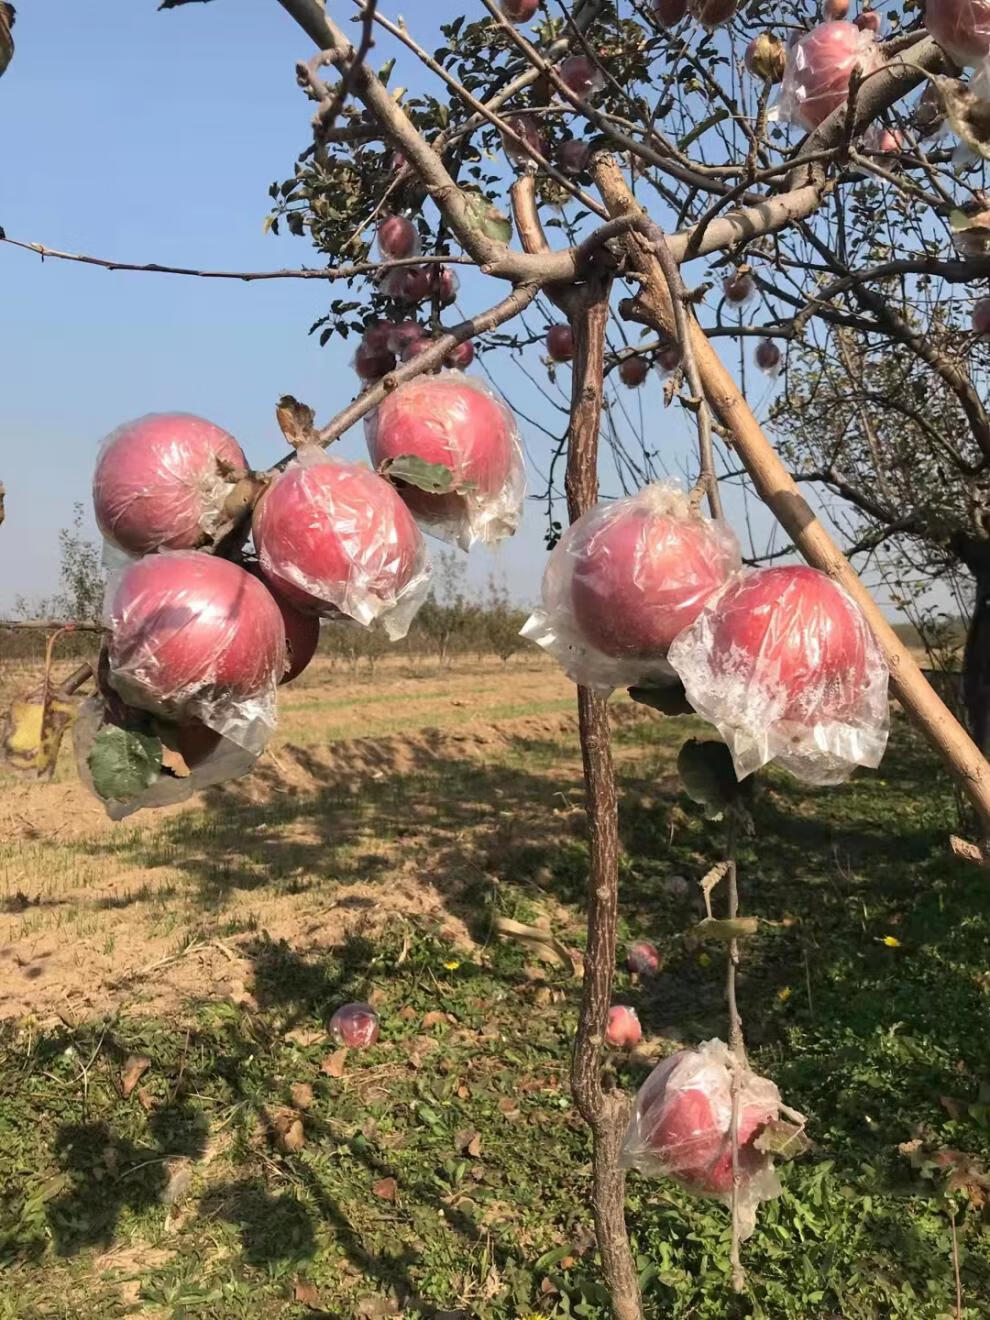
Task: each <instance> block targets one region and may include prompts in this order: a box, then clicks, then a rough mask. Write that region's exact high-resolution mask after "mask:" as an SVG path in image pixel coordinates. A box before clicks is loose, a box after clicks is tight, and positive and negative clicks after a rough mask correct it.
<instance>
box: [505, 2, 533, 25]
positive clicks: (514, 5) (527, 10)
mask: <svg viewBox="0 0 990 1320" xmlns="http://www.w3.org/2000/svg"><path fill="white" fill-rule="evenodd" d="M539 6H540V0H499V8H500V9H501V10H502V13H503V14H504V15H505V17H506V18H507V19H508V20H509V21H510V22H511V23H528V22H529V20H530V19H531V18H532V17H533V15H534V14H535V13H536V11H537V9H538V8H539Z"/></svg>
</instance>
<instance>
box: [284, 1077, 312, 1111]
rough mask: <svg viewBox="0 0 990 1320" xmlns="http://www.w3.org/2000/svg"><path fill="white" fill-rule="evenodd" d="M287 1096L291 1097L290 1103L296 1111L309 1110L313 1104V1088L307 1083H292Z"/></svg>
mask: <svg viewBox="0 0 990 1320" xmlns="http://www.w3.org/2000/svg"><path fill="white" fill-rule="evenodd" d="M289 1095H290V1096H291V1097H292V1103H293V1104H294V1105H295V1107H296V1108H297V1109H302V1110H306V1109H310V1108H312V1104H313V1099H314V1096H313V1088H312V1087H311V1086H310V1084H309V1082H293V1083H292V1085H291V1086H290V1087H289Z"/></svg>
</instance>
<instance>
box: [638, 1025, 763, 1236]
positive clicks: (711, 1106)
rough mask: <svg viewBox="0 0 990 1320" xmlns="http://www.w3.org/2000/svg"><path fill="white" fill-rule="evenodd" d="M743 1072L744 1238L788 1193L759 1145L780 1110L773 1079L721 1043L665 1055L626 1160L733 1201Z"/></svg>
mask: <svg viewBox="0 0 990 1320" xmlns="http://www.w3.org/2000/svg"><path fill="white" fill-rule="evenodd" d="M734 1075H736V1077H737V1088H738V1093H739V1100H738V1128H737V1138H738V1148H739V1154H738V1167H739V1175H740V1181H739V1189H738V1194H737V1207H738V1211H739V1222H740V1235H741V1237H743V1238H747V1237H749V1236H750V1235H751V1234H752V1232H753V1229H754V1228H755V1227H756V1212H757V1209H758V1208H759V1205H760V1203H761V1202H762V1201H769V1200H772V1199H773V1198H774V1197H775V1196H778V1195H779V1194H780V1183H779V1181H778V1179H777V1175H776V1173H774V1168H773V1160H772V1158H771V1157H770V1156H769V1155H764V1154H762V1153H761V1152H760V1151H758V1150H757V1149H756V1147H755V1145H754V1143H755V1142H756V1140H757V1138H758V1137H759V1136H760V1133H761V1132H762V1131H763V1129H764V1127H765V1126H766V1125H767V1123H769V1122H770V1121H771V1120H773V1119H776V1118H778V1117H779V1115H780V1093H779V1091H778V1090H777V1087H776V1086H775V1085H774V1083H773V1082H771V1081H769V1080H768V1079H767V1078H765V1077H759V1076H757V1074H756V1073H754V1072H750V1071H749V1069H748V1068H746V1067H745V1065H741V1064H737V1063H736V1062H735V1060H734V1059H733V1057H732V1054H731V1053H730V1051H729V1048H728V1046H726V1045H725V1044H724V1043H723V1042H722V1041H720V1040H708V1041H705V1042H704V1043H703V1044H702V1045H699V1047H698V1048H697V1049H696V1050H679V1051H678V1052H677V1053H676V1054H673V1055H671V1056H670V1058H669V1059H664V1061H663V1062H662V1063H659V1064H657V1066H656V1067H655V1068H654V1069H653V1071H652V1072H651V1073H650V1075H649V1077H647V1079H646V1081H645V1082H644V1083H643V1085H642V1086H641V1087H640V1088H639V1091H638V1093H637V1095H636V1101H635V1104H634V1106H633V1114H632V1117H631V1119H630V1120H629V1126H628V1128H627V1129H626V1135H625V1138H624V1140H623V1143H622V1152H621V1155H620V1163H621V1165H622V1167H623V1168H625V1169H637V1170H638V1171H639V1172H640V1173H643V1174H646V1175H647V1176H652V1177H658V1178H671V1179H673V1180H674V1181H675V1182H677V1183H679V1184H680V1185H681V1186H682V1187H684V1188H685V1189H686V1190H687V1191H689V1192H691V1193H693V1194H694V1195H695V1196H709V1197H713V1198H714V1199H715V1200H717V1201H721V1202H722V1204H723V1205H726V1206H731V1204H732V1185H733V1172H732V1138H731V1127H732V1084H733V1076H734Z"/></svg>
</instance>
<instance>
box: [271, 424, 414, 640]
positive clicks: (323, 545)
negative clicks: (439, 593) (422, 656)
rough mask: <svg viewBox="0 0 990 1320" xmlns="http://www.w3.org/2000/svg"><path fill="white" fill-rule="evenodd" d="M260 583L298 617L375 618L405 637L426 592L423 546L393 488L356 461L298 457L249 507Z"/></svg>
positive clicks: (305, 452)
mask: <svg viewBox="0 0 990 1320" xmlns="http://www.w3.org/2000/svg"><path fill="white" fill-rule="evenodd" d="M253 528H254V541H255V546H256V548H257V551H258V562H259V563H260V565H261V571H262V573H263V574H264V575H265V578H266V579H267V580H268V581H269V582H271V584H272V586H273V588H274V589H275V590H276V591H278V592H281V593H282V594H283V595H284V596H285V597H286V598H287V599H288V600H289V602H290V604H293V605H295V606H296V607H297V608H298V609H302V610H305V611H309V612H310V613H315V614H320V615H322V616H323V617H324V618H330V619H332V618H339V617H340V616H341V615H346V616H347V617H348V618H351V619H354V620H355V621H356V622H357V623H360V624H363V625H364V626H365V627H367V626H368V625H370V624H372V623H374V621H375V620H376V619H381V621H382V624H383V626H384V628H385V631H386V633H387V634H388V636H389V637H390V638H391V640H392V641H397V640H398V639H399V638H401V637H405V635H406V633H407V632H408V631H409V625H410V624H411V623H412V621H413V619H414V618H415V616H416V612H417V610H418V609H419V607H420V606H421V605H422V603H423V601H424V600H425V599H426V595H427V593H428V591H429V589H430V565H429V561H428V559H427V555H426V545H425V543H424V541H423V537H422V534H421V533H420V530H419V528H418V527H417V526H416V523H415V521H414V519H413V516H412V514H411V513H410V512H409V510H408V509H407V508H406V506H405V504H403V502H402V500H401V498H400V497H399V494H398V492H397V491H396V490H395V488H394V486H391V485H390V484H389V483H388V482H387V481H385V480H384V478H382V477H379V476H378V475H376V473H374V472H372V471H371V470H370V468H367V467H365V466H364V464H363V463H345V462H342V461H339V460H337V459H333V458H329V457H328V456H327V455H326V454H325V453H324V452H323V450H322V449H318V448H316V447H314V446H307V447H304V448H302V449H300V450H299V451H298V452H297V456H296V458H295V459H294V460H293V462H292V463H290V464H289V466H288V467H287V468H286V469H285V471H284V472H281V473H280V474H279V475H278V476H277V477H276V478H275V480H274V481H273V482H272V484H271V485H270V486H269V488H268V490H267V491H265V493H264V494H263V495H262V497H261V499H260V500H259V501H258V503H257V504H256V505H255V509H254V519H253Z"/></svg>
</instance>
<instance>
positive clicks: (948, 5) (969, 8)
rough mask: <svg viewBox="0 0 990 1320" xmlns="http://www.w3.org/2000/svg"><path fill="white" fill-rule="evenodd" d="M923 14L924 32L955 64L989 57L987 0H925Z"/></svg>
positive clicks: (988, 2) (989, 22)
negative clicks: (930, 36)
mask: <svg viewBox="0 0 990 1320" xmlns="http://www.w3.org/2000/svg"><path fill="white" fill-rule="evenodd" d="M924 11H925V16H924V22H925V26H926V27H927V28H928V31H929V32H930V33H931V35H932V36H933V37H934V38H935V40H936V41H937V42H938V44H939V45H940V46H941V47H942V49H943V50H944V51H946V52H947V53H948V54H949V55H951V56H952V58H953V59H954V60H955V61H956V63H957V64H962V65H964V66H965V65H967V64H971V65H976V64H979V63H980V62H981V61H982V60H985V59H986V57H987V56H988V55H990V0H926V3H925V5H924Z"/></svg>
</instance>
